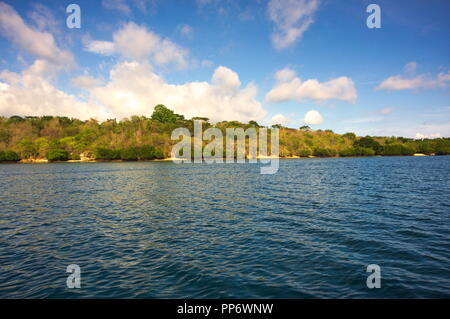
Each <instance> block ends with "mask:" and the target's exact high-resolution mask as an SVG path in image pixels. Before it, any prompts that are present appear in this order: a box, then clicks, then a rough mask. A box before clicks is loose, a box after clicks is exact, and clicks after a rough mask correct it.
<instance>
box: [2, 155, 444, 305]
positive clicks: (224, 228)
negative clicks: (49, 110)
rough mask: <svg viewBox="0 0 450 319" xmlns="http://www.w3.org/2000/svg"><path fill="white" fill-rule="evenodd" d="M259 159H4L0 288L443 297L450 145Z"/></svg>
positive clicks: (16, 292)
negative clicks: (372, 268) (269, 161)
mask: <svg viewBox="0 0 450 319" xmlns="http://www.w3.org/2000/svg"><path fill="white" fill-rule="evenodd" d="M259 168H260V166H259V165H258V164H214V165H207V164H183V165H175V164H173V163H171V162H137V163H80V164H75V163H65V164H31V165H24V164H5V165H0V297H3V298H5V297H8V298H18V297H24V298H73V297H84V298H86V297H88V298H92V297H93V298H105V297H113V298H131V297H139V298H169V297H174V298H184V297H190V298H216V297H224V298H227V297H231V298H260V297H264V298H266V297H273V298H313V297H326V298H328V297H337V298H344V297H345V298H380V297H381V298H388V297H396V298H410V297H412V298H415V297H447V298H448V297H450V219H449V217H450V203H449V199H450V157H448V156H446V157H424V158H419V157H391V158H349V159H306V160H304V159H299V160H282V161H280V169H279V171H278V173H277V174H275V175H260V174H259ZM69 264H78V265H79V266H80V267H81V285H82V287H81V289H68V288H66V278H67V276H68V275H69V274H68V273H66V267H67V266H68V265H69ZM369 264H378V265H380V267H381V276H382V281H381V283H382V287H381V289H368V288H367V286H366V278H367V276H368V275H369V274H368V273H366V267H367V265H369Z"/></svg>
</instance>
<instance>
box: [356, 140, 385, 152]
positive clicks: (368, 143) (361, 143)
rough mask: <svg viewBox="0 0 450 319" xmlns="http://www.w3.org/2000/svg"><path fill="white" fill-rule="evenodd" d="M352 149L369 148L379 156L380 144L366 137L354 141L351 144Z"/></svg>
mask: <svg viewBox="0 0 450 319" xmlns="http://www.w3.org/2000/svg"><path fill="white" fill-rule="evenodd" d="M353 146H354V147H360V148H370V149H373V150H374V151H375V154H379V153H380V151H381V149H382V147H381V145H380V143H378V142H377V141H375V140H374V139H373V138H372V137H370V136H366V137H362V138H360V139H359V140H356V141H354V142H353Z"/></svg>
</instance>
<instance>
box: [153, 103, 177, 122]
mask: <svg viewBox="0 0 450 319" xmlns="http://www.w3.org/2000/svg"><path fill="white" fill-rule="evenodd" d="M151 118H152V120H156V121H159V122H161V123H175V122H176V121H178V120H184V116H183V115H180V114H176V113H174V112H173V111H172V110H170V109H169V108H167V107H166V106H165V105H163V104H158V105H156V106H155V109H154V110H153V114H152V117H151Z"/></svg>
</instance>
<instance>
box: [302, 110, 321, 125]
mask: <svg viewBox="0 0 450 319" xmlns="http://www.w3.org/2000/svg"><path fill="white" fill-rule="evenodd" d="M303 122H305V123H306V124H308V125H318V124H321V123H322V122H323V117H322V115H321V114H320V113H319V111H316V110H311V111H308V112H306V114H305V117H304V118H303Z"/></svg>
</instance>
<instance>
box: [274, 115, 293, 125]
mask: <svg viewBox="0 0 450 319" xmlns="http://www.w3.org/2000/svg"><path fill="white" fill-rule="evenodd" d="M289 122H290V118H288V117H286V116H284V115H283V114H276V115H274V116H273V117H272V119H271V120H270V123H271V124H281V125H286V124H288V123H289Z"/></svg>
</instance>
